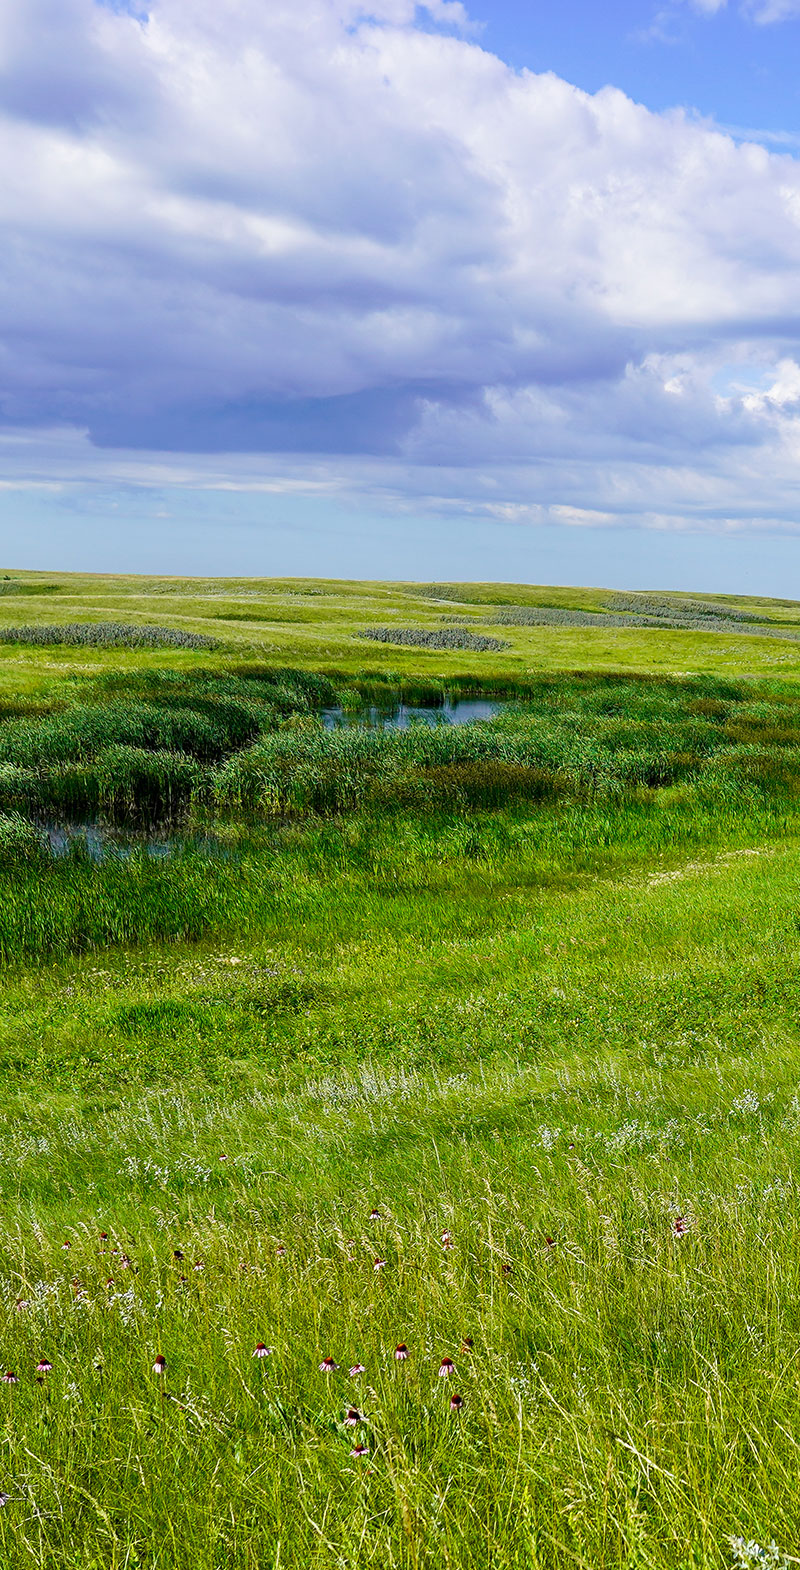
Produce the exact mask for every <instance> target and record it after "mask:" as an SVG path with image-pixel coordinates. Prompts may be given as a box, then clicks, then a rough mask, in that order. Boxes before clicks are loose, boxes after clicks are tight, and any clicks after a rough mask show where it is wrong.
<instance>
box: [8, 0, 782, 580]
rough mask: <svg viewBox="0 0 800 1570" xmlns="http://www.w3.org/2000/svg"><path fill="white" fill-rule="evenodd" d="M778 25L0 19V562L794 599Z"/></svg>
mask: <svg viewBox="0 0 800 1570" xmlns="http://www.w3.org/2000/svg"><path fill="white" fill-rule="evenodd" d="M798 58H800V0H605V3H604V4H603V5H602V6H599V5H598V4H597V0H559V3H558V4H554V3H553V0H547V3H544V0H467V3H464V4H462V3H461V0H430V3H429V4H428V6H426V7H422V6H416V5H415V4H414V3H413V0H373V4H372V6H371V7H370V9H369V10H364V9H363V8H362V7H361V5H360V4H359V3H358V0H113V3H112V0H26V3H25V5H24V6H21V5H20V4H19V0H0V226H1V227H2V249H1V250H0V257H1V258H2V261H0V567H2V568H3V569H7V568H15V567H16V568H23V567H28V568H41V569H43V570H48V569H49V570H70V569H75V570H81V571H92V570H94V571H98V572H103V571H117V570H119V571H142V572H159V573H160V572H163V573H178V574H192V573H203V574H206V573H220V574H225V573H236V574H246V573H252V574H254V575H272V574H275V575H278V574H289V575H306V574H315V575H320V576H339V577H388V578H401V579H420V580H425V579H430V578H434V577H446V578H447V579H448V580H450V581H452V580H453V579H454V578H455V579H487V578H488V579H493V580H505V581H528V582H538V583H546V582H552V583H598V584H603V585H608V586H613V587H620V588H636V587H640V588H643V587H653V588H657V587H662V588H667V587H673V588H687V589H697V590H703V591H706V592H710V591H713V590H715V589H716V590H719V591H724V592H728V593H730V592H743V593H747V592H750V593H759V594H776V595H781V596H787V595H788V596H792V597H797V598H800V484H799V483H798V482H800V87H799V86H798V82H800V77H798V75H797V72H796V61H797V60H798Z"/></svg>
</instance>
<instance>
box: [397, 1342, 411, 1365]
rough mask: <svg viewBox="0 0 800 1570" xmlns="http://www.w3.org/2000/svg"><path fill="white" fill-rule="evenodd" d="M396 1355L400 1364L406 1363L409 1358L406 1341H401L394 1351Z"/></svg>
mask: <svg viewBox="0 0 800 1570" xmlns="http://www.w3.org/2000/svg"><path fill="white" fill-rule="evenodd" d="M394 1355H395V1358H396V1359H397V1362H398V1363H404V1362H405V1361H406V1358H407V1357H408V1347H407V1346H406V1344H405V1341H400V1342H399V1343H398V1345H397V1346H396V1347H395V1349H394Z"/></svg>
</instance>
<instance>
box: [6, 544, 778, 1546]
mask: <svg viewBox="0 0 800 1570" xmlns="http://www.w3.org/2000/svg"><path fill="white" fill-rule="evenodd" d="M16 576H19V579H20V583H21V586H22V587H26V586H30V587H31V588H33V589H36V588H37V587H39V579H38V578H37V575H35V574H31V575H15V577H16ZM42 584H43V585H44V587H43V590H42V593H41V594H40V595H36V596H34V598H35V601H36V614H37V616H39V617H40V618H41V625H42V626H43V627H45V626H49V625H52V624H55V623H57V622H59V624H61V625H63V626H64V627H67V626H69V625H70V624H71V623H72V624H74V623H76V622H80V623H81V624H88V623H90V622H91V621H92V620H93V619H96V620H97V621H98V622H99V621H100V620H103V621H109V620H110V619H111V620H113V621H115V622H116V621H119V622H120V623H122V624H123V625H125V626H138V625H140V624H141V626H143V627H145V626H150V627H152V628H156V629H158V628H162V627H164V626H165V625H167V624H170V623H171V624H172V625H173V626H174V629H175V630H176V632H180V633H181V634H189V635H191V634H199V635H200V636H204V633H203V628H204V626H207V625H208V620H207V618H208V617H210V616H213V617H214V621H213V623H212V625H213V626H214V627H215V629H216V633H217V634H218V636H219V638H220V644H219V646H218V647H212V648H207V647H203V646H202V645H201V646H196V645H194V646H193V645H192V644H191V643H189V642H187V641H182V642H180V644H178V643H177V642H176V643H175V644H173V645H172V646H171V647H164V646H156V645H155V644H153V643H149V642H147V641H146V640H143V641H141V642H139V643H137V644H136V645H134V646H130V645H124V644H120V645H117V646H103V647H100V646H88V647H77V646H70V645H67V644H55V645H51V644H49V643H47V642H46V641H45V640H44V639H42V641H41V643H40V644H39V645H38V646H34V645H26V646H22V645H14V644H13V643H11V642H9V643H2V647H0V813H2V817H0V962H2V967H3V991H2V996H1V997H0V1064H2V1082H3V1086H4V1092H5V1094H4V1108H3V1112H2V1132H3V1138H2V1142H0V1191H1V1192H2V1205H3V1222H2V1228H0V1255H1V1263H0V1281H1V1282H2V1310H0V1312H2V1331H1V1332H0V1333H1V1334H2V1350H0V1363H1V1364H2V1367H0V1373H3V1374H5V1378H4V1379H3V1380H0V1392H2V1394H1V1395H0V1400H1V1401H2V1403H3V1404H4V1406H5V1412H4V1414H3V1419H2V1436H3V1445H2V1451H1V1453H0V1496H2V1499H3V1503H2V1505H0V1551H1V1552H2V1555H3V1563H8V1564H9V1565H11V1566H14V1567H16V1566H17V1565H24V1564H30V1565H33V1566H37V1567H40V1570H56V1567H58V1570H62V1567H66V1570H129V1567H133V1566H136V1567H139V1570H145V1567H146V1570H173V1567H177V1570H223V1567H224V1570H229V1567H230V1570H256V1567H258V1570H261V1567H262V1566H269V1567H273V1566H274V1567H275V1570H281V1567H287V1566H291V1567H298V1570H300V1567H302V1570H305V1567H319V1570H322V1567H323V1566H324V1567H325V1570H330V1567H331V1566H342V1567H346V1570H351V1567H353V1570H355V1567H356V1566H358V1567H361V1566H362V1565H370V1564H373V1563H374V1564H375V1565H380V1566H384V1565H389V1566H396V1567H398V1570H399V1567H402V1570H423V1567H426V1570H427V1567H431V1570H434V1567H435V1570H438V1567H440V1566H443V1567H447V1570H484V1567H487V1566H490V1567H492V1570H523V1567H525V1570H534V1567H535V1570H545V1567H546V1570H561V1567H566V1566H569V1567H581V1570H598V1567H601V1570H606V1567H608V1570H611V1567H614V1570H617V1567H619V1570H623V1567H624V1570H634V1567H636V1570H640V1567H641V1570H644V1567H647V1570H668V1567H669V1570H711V1567H714V1570H717V1567H733V1566H738V1565H741V1564H745V1565H746V1564H751V1563H752V1564H757V1563H759V1562H762V1563H763V1562H766V1563H774V1564H776V1565H778V1566H780V1565H781V1564H783V1565H788V1564H790V1563H792V1562H794V1561H795V1560H796V1558H797V1557H798V1553H799V1552H800V1550H799V1547H798V1545H800V1490H799V1489H798V1487H797V1483H796V1474H797V1457H798V1447H800V1365H798V1357H797V1343H798V1334H800V1307H798V1304H800V1292H799V1291H798V1272H799V1270H800V1266H799V1265H798V1255H797V1250H796V1233H797V1228H798V1225H800V1148H799V1141H800V1038H799V1037H798V1017H800V651H798V650H796V649H795V648H793V646H792V643H791V641H786V642H785V643H782V644H780V646H777V647H776V644H775V642H770V641H768V640H767V639H762V641H761V642H759V637H758V630H757V629H758V628H759V627H762V626H763V627H764V628H770V627H773V626H776V625H781V626H783V627H784V628H785V629H786V628H788V630H790V631H791V628H792V625H793V624H794V626H795V627H796V629H797V632H798V633H800V605H794V604H793V603H792V602H783V603H781V604H778V603H774V602H770V603H753V602H745V601H735V602H734V601H730V602H729V601H725V600H722V599H721V600H719V601H714V602H713V604H712V606H711V608H712V610H713V612H714V614H713V615H712V614H708V615H707V614H706V611H705V609H704V607H705V606H706V605H708V604H711V602H710V601H709V600H708V599H707V598H703V599H698V597H697V596H694V597H691V598H690V597H688V596H684V597H679V596H671V597H669V598H670V604H671V605H674V603H675V602H677V601H679V600H680V601H682V603H683V605H684V610H683V612H682V613H680V614H683V615H684V616H685V618H686V619H687V620H691V621H692V626H691V627H689V626H686V625H682V626H680V627H672V628H665V629H662V628H661V627H660V626H656V627H649V626H648V627H637V628H631V629H628V628H627V626H626V627H625V628H622V629H621V628H619V627H617V626H615V625H613V624H612V622H613V620H614V619H616V620H619V618H620V617H622V616H623V615H631V616H633V615H636V614H638V613H637V612H635V611H634V610H633V608H631V609H630V610H627V609H625V608H622V607H619V606H617V607H614V606H613V604H612V601H613V596H611V595H608V594H604V593H603V592H602V591H595V590H558V589H552V588H550V589H539V590H536V589H532V588H530V587H527V586H526V587H517V586H513V585H505V586H498V585H471V586H468V585H461V586H459V585H432V586H430V587H429V588H428V587H426V586H419V585H417V586H413V585H406V586H401V585H352V584H351V585H348V584H331V583H328V584H325V583H316V582H311V583H302V582H299V581H298V582H296V583H291V584H287V585H285V586H281V585H280V583H277V582H274V581H273V582H267V583H264V584H254V583H252V582H251V583H234V582H231V583H224V584H220V583H213V582H206V581H204V582H203V583H200V582H190V581H185V582H179V581H175V582H173V583H169V582H163V581H161V580H159V581H158V582H155V583H150V582H144V581H140V580H135V579H127V580H77V579H69V578H67V577H59V575H50V576H49V577H48V578H47V580H44V579H42ZM1 588H2V581H0V589H1ZM434 591H435V592H434ZM445 591H446V592H445ZM51 592H52V593H53V594H54V596H56V598H54V599H53V600H52V603H48V602H47V596H48V594H49V593H51ZM514 596H515V597H514ZM625 598H626V600H632V599H634V598H635V599H636V603H637V604H638V603H639V597H633V596H626V597H625ZM656 598H658V599H659V600H660V598H661V597H656ZM652 599H653V597H652V596H651V597H650V601H651V602H652ZM641 600H642V601H644V600H645V597H644V596H642V597H641ZM459 603H461V604H464V605H466V606H472V608H473V610H475V608H476V607H477V608H478V610H479V611H480V614H481V616H482V617H483V616H484V615H485V616H486V618H487V619H488V618H489V617H491V616H492V615H494V617H495V619H496V618H497V616H498V615H500V614H502V613H503V607H504V606H509V605H510V606H511V607H512V609H514V608H515V607H516V610H517V611H518V612H519V613H520V615H522V614H523V613H524V612H525V611H526V609H531V608H532V609H533V610H534V611H535V610H536V609H537V606H538V607H539V609H542V608H547V606H548V605H549V606H550V607H553V608H555V609H556V610H559V609H562V610H564V611H566V612H570V611H571V612H573V613H575V614H577V613H578V612H582V613H583V614H584V615H589V616H591V617H592V618H597V619H598V620H601V621H602V622H603V624H602V625H600V626H597V627H596V626H594V625H592V624H589V623H583V624H581V625H578V624H572V625H569V626H564V625H559V624H550V625H546V624H542V623H539V624H535V625H530V624H528V623H525V622H521V623H514V624H512V625H510V626H509V627H508V638H509V647H508V648H501V649H499V650H489V651H486V650H481V651H476V650H474V649H472V648H471V647H469V646H468V647H465V648H453V647H447V648H445V649H438V648H437V647H436V646H435V645H430V644H426V645H416V646H412V645H409V644H405V645H403V644H400V645H398V644H396V643H391V644H390V643H388V642H387V643H386V644H383V643H381V644H379V645H376V646H375V647H374V648H370V649H369V650H367V649H366V647H365V645H364V644H363V643H362V644H361V645H359V642H358V640H357V639H356V638H355V637H354V633H357V632H358V631H359V629H361V628H363V627H364V626H367V625H370V624H374V625H376V626H377V625H381V626H386V627H390V628H391V624H392V621H393V619H395V618H396V621H397V628H396V629H395V630H398V629H400V630H402V629H403V628H404V627H408V625H409V622H410V621H411V620H412V619H413V620H414V621H419V623H420V625H425V626H427V627H429V628H430V629H431V630H435V629H436V627H437V617H439V616H441V615H442V612H443V607H445V606H447V605H448V604H449V606H450V611H452V613H453V614H458V604H459ZM56 605H58V608H57V609H56ZM156 606H157V611H156ZM248 606H250V607H251V608H252V609H253V617H252V620H251V621H249V622H248V621H246V620H244V619H243V618H244V617H246V615H247V607H248ZM604 606H608V607H609V609H608V610H607V611H606V610H604V609H603V607H604ZM12 609H13V605H12V604H11V602H10V603H9V606H8V607H7V609H6V614H8V612H10V611H11V610H12ZM717 610H719V615H717ZM226 611H229V612H230V615H229V616H228V617H227V620H228V622H229V626H227V627H226V628H225V630H224V631H220V628H221V626H222V621H221V620H220V617H222V619H223V620H225V619H226V618H225V615H224V612H226ZM256 611H257V613H258V615H257V616H256V614H255V612H256ZM448 613H449V612H448ZM673 614H677V613H674V612H673ZM267 615H273V616H274V620H273V621H272V622H271V623H270V628H269V640H266V641H265V637H264V621H263V619H261V620H260V619H259V618H264V617H266V616H267ZM426 615H427V617H428V620H427V621H426V619H425V618H426ZM642 615H647V616H651V617H652V618H653V619H654V620H655V621H658V620H659V613H658V611H657V610H655V611H654V610H653V609H652V605H651V604H650V605H648V609H647V610H646V611H645V610H643V611H642ZM752 617H755V618H759V620H758V621H757V622H756V623H755V625H754V623H753V622H752V621H751V620H750V618H752ZM59 618H60V621H59ZM603 618H605V620H603ZM662 619H663V618H662ZM606 621H607V622H608V623H609V625H608V626H606ZM8 622H9V626H10V625H11V616H10V615H8ZM697 622H700V623H702V626H701V627H700V628H698V627H697V626H696V625H695V623H697ZM731 623H737V624H738V625H739V627H740V628H741V629H746V630H747V631H748V633H749V634H751V635H750V636H748V637H746V638H741V639H740V638H738V637H735V636H733V635H732V634H731V630H730V624H731ZM706 624H709V625H708V626H707V625H706ZM438 626H439V628H440V630H441V623H438ZM1 641H2V640H0V642H1ZM268 644H271V646H268ZM687 653H688V657H689V659H690V661H691V668H689V669H687V664H686V662H687ZM366 654H368V657H369V659H370V662H371V663H370V665H369V667H368V668H365V667H364V659H365V655H366ZM473 657H474V660H473ZM445 699H447V700H448V703H449V704H452V703H457V702H458V701H459V700H460V701H462V702H467V701H477V700H481V701H483V702H484V703H485V704H486V705H487V708H488V709H489V713H488V715H487V717H485V718H481V719H480V720H478V721H472V722H469V723H466V724H448V723H446V722H445V721H446V712H445V711H444V710H443V711H442V721H443V722H442V723H440V724H434V723H428V720H429V719H430V715H428V719H427V720H425V719H420V720H419V721H418V722H416V723H414V722H412V723H410V724H407V725H406V726H404V727H403V728H398V727H397V726H394V725H389V726H384V725H382V724H380V723H375V722H374V721H375V719H376V718H379V716H380V715H381V713H383V714H386V713H390V712H391V711H392V706H393V705H394V706H397V705H398V704H400V703H403V704H405V705H407V706H410V707H411V708H413V707H414V706H419V707H426V706H427V708H428V709H429V710H435V709H436V706H437V705H442V704H443V703H444V701H445ZM333 711H335V712H336V715H337V717H338V718H340V719H342V718H349V719H351V720H354V721H356V722H358V720H359V719H361V720H367V719H370V720H372V721H373V723H366V724H364V723H352V724H337V725H331V724H326V715H328V716H330V714H331V713H332V712H333ZM70 824H73V825H75V824H81V825H83V826H84V829H83V830H82V831H81V832H79V833H75V834H74V835H71V834H70V833H69V825H70ZM59 826H61V831H62V837H61V839H60V840H58V841H57V852H58V853H55V852H54V849H53V846H54V832H55V831H57V830H58V828H59ZM87 826H88V829H89V830H90V831H91V833H93V834H94V835H95V836H96V839H95V840H92V839H91V838H90V839H88V840H87V833H86V827H87ZM97 845H100V846H101V850H102V853H97V851H96V847H97ZM159 847H162V849H163V848H164V847H168V853H166V852H165V853H163V854H162V853H161V852H160V851H159ZM406 1354H407V1355H406ZM773 1542H774V1543H775V1544H776V1545H777V1546H776V1548H775V1550H774V1553H772V1557H771V1558H767V1559H761V1560H760V1559H759V1557H758V1552H757V1548H758V1545H761V1550H762V1551H763V1553H764V1554H769V1553H771V1550H770V1549H769V1545H770V1544H771V1543H773ZM747 1545H751V1546H750V1547H748V1546H747ZM743 1556H744V1557H743Z"/></svg>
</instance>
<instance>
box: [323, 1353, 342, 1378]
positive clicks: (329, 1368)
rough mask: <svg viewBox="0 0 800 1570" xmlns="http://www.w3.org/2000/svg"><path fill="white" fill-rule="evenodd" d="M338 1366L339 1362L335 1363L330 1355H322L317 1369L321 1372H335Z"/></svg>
mask: <svg viewBox="0 0 800 1570" xmlns="http://www.w3.org/2000/svg"><path fill="white" fill-rule="evenodd" d="M338 1367H339V1364H338V1363H335V1362H334V1360H333V1358H332V1357H324V1358H323V1359H322V1362H321V1363H320V1365H319V1371H320V1373H321V1374H335V1373H336V1370H337V1368H338Z"/></svg>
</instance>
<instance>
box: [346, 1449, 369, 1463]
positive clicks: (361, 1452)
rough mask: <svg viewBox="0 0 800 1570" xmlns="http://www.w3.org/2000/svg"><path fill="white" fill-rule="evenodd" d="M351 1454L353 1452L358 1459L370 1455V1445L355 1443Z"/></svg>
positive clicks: (352, 1454)
mask: <svg viewBox="0 0 800 1570" xmlns="http://www.w3.org/2000/svg"><path fill="white" fill-rule="evenodd" d="M350 1454H351V1456H354V1457H355V1458H356V1459H357V1460H360V1459H361V1457H362V1456H368V1455H369V1446H368V1445H353V1448H352V1450H351V1451H350Z"/></svg>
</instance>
